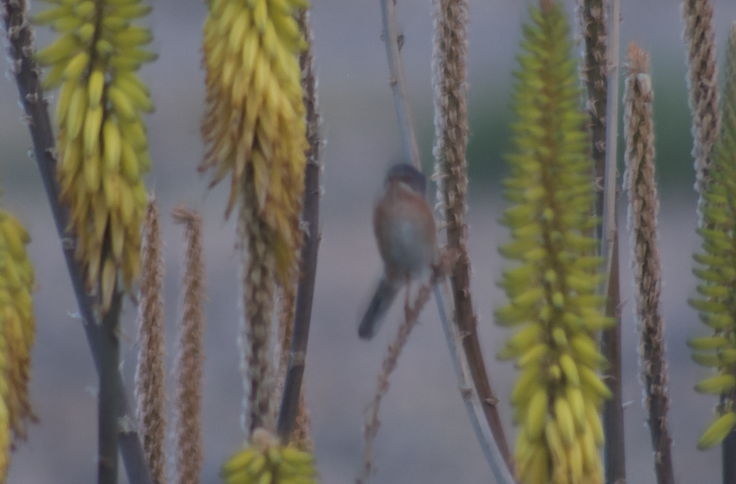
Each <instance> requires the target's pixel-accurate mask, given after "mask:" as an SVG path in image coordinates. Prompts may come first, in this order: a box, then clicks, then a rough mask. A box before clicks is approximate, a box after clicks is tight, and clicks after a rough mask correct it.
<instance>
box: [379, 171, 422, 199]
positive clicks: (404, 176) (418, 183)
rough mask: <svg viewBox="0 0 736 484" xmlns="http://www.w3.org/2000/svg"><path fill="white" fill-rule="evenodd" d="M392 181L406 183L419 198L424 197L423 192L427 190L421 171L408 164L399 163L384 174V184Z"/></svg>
mask: <svg viewBox="0 0 736 484" xmlns="http://www.w3.org/2000/svg"><path fill="white" fill-rule="evenodd" d="M392 180H399V181H402V182H404V183H406V184H407V185H409V186H410V187H411V188H412V190H414V191H415V192H417V193H419V194H420V195H421V196H424V192H425V191H426V190H427V178H426V177H425V176H424V174H422V172H421V171H419V170H417V169H416V168H414V167H413V166H412V165H410V164H408V163H399V164H398V165H394V166H392V167H391V168H389V170H388V173H387V174H386V183H388V182H390V181H392Z"/></svg>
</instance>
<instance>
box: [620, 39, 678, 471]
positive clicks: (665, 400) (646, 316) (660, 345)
mask: <svg viewBox="0 0 736 484" xmlns="http://www.w3.org/2000/svg"><path fill="white" fill-rule="evenodd" d="M627 57H628V76H627V77H626V83H625V91H624V139H625V141H626V153H625V157H624V158H625V161H626V173H625V174H624V186H625V187H626V190H627V191H628V194H629V214H628V228H629V233H630V237H631V249H632V257H631V259H632V263H631V267H632V272H633V274H634V287H635V289H636V290H635V293H634V294H635V298H636V309H635V316H636V319H637V322H638V324H639V326H640V329H641V340H640V343H639V357H640V366H641V379H642V383H643V384H644V395H645V398H644V401H643V404H644V408H645V410H646V411H647V412H648V421H647V422H648V425H649V432H650V433H651V437H652V448H653V450H654V470H655V473H656V475H657V482H658V483H659V484H674V482H675V476H674V472H673V469H672V453H671V445H672V438H671V437H670V435H669V431H668V429H667V410H668V408H669V397H668V396H667V362H666V360H665V358H664V353H665V343H664V320H663V319H662V315H661V313H660V299H661V291H662V271H661V265H660V258H659V240H658V236H657V212H658V211H659V200H658V198H657V182H656V180H655V176H654V171H655V168H654V126H653V123H652V101H653V92H652V81H651V79H650V77H649V75H648V74H647V71H648V69H649V54H647V53H646V52H644V51H643V50H642V49H640V48H639V46H637V45H636V44H635V43H633V42H632V43H631V44H629V48H628V53H627Z"/></svg>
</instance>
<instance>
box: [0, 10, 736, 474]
mask: <svg viewBox="0 0 736 484" xmlns="http://www.w3.org/2000/svg"><path fill="white" fill-rule="evenodd" d="M622 3H623V5H622V8H621V10H622V18H623V24H622V52H623V51H624V50H625V45H626V44H627V43H628V41H629V40H636V41H637V42H639V43H640V44H641V45H642V46H643V47H644V48H645V49H648V50H650V51H651V52H652V53H653V57H654V58H653V61H652V73H653V78H654V86H655V99H656V101H655V110H656V112H657V136H658V155H659V156H658V163H659V167H658V170H659V171H660V175H659V177H660V180H661V182H662V193H663V197H664V199H663V202H662V207H663V208H662V211H661V215H660V228H661V241H662V256H663V270H664V278H665V288H664V317H665V320H666V323H667V330H666V334H667V343H668V350H669V353H668V355H669V358H670V386H669V388H670V392H671V396H672V405H671V413H670V425H671V432H672V434H673V436H674V439H675V444H674V455H675V459H674V461H675V473H676V476H677V480H678V482H694V481H695V480H696V479H698V480H699V481H700V482H715V481H716V479H718V478H719V475H720V470H719V462H720V457H719V451H718V450H712V451H710V452H699V451H696V450H695V442H696V441H697V438H698V436H699V434H700V432H701V431H702V430H703V429H704V428H705V427H706V425H707V423H708V422H709V420H710V418H711V410H712V407H713V406H714V405H715V403H716V399H715V398H712V397H708V396H701V395H698V394H696V393H695V392H694V391H693V390H692V386H693V385H694V384H695V383H696V382H697V381H698V379H699V378H702V377H703V376H705V375H707V371H706V370H704V369H702V368H698V367H696V366H695V365H694V364H693V363H691V362H690V359H689V352H688V350H687V348H686V347H685V340H686V339H687V338H688V337H691V336H694V335H700V334H705V332H706V331H705V329H704V328H703V327H702V325H700V324H699V323H698V322H697V317H696V314H695V312H694V311H693V310H692V309H690V308H689V307H688V306H687V303H686V299H687V298H688V297H690V296H692V295H694V292H695V280H694V278H693V276H692V275H691V268H692V262H691V254H692V253H693V252H694V251H695V250H697V248H698V240H697V238H696V236H695V233H694V228H695V216H694V207H695V205H694V202H695V198H694V196H693V193H692V189H691V185H692V181H691V180H692V169H691V160H690V156H689V150H690V146H691V138H690V134H689V118H688V111H687V105H686V91H685V81H684V77H685V67H684V58H685V56H684V52H683V44H682V41H681V30H682V21H681V18H680V13H679V10H680V6H679V2H674V1H671V0H638V1H631V2H622ZM566 4H567V7H568V11H569V12H572V6H573V5H572V2H566ZM42 5H43V4H34V5H33V6H32V8H33V9H34V11H37V10H36V9H37V8H39V7H41V6H42ZM526 5H527V2H515V1H503V0H471V1H470V6H471V24H470V31H469V39H470V53H469V60H468V68H469V72H470V74H469V76H470V112H471V129H472V132H473V135H472V139H471V145H470V148H469V164H470V167H471V184H470V195H471V200H470V212H469V221H470V252H471V258H472V261H473V270H474V274H473V282H472V284H473V295H474V298H475V307H476V311H477V313H478V315H479V320H480V323H479V331H480V335H481V338H482V343H483V345H484V348H485V351H486V359H487V366H488V369H489V373H490V375H491V379H492V384H493V386H494V388H495V390H496V391H497V392H498V394H499V395H501V415H502V418H503V420H504V422H505V424H506V429H507V432H508V434H509V436H512V435H513V433H514V429H513V427H512V425H511V422H510V417H511V412H510V409H509V407H508V405H507V397H506V395H508V392H509V391H510V388H511V385H512V379H513V368H512V365H511V364H509V363H498V362H496V361H495V358H494V354H495V352H496V351H497V350H498V349H500V347H501V345H502V341H503V339H504V338H505V337H506V336H507V335H506V334H505V333H504V331H502V330H500V329H498V328H496V327H495V326H494V325H493V322H492V310H493V308H494V307H497V306H498V305H500V304H502V303H503V302H504V296H503V294H502V293H501V292H500V290H499V289H498V288H497V287H496V286H495V281H496V280H497V279H498V276H499V273H500V270H501V269H502V268H503V267H504V266H505V263H504V262H503V261H502V260H501V259H500V257H499V256H498V254H497V247H498V246H499V245H500V244H501V243H503V241H504V240H506V238H507V236H508V234H507V232H506V230H505V229H503V228H502V227H500V226H499V224H498V223H497V220H498V218H499V216H500V210H501V209H502V207H503V206H504V203H503V202H502V200H501V198H500V196H499V189H498V186H499V181H500V179H501V177H502V176H504V175H505V168H504V166H503V164H502V156H503V153H504V152H508V151H509V149H510V146H509V142H508V135H509V131H508V123H509V122H510V120H511V118H509V107H508V104H509V95H510V83H511V80H512V77H511V72H512V70H513V69H514V68H515V64H514V55H515V54H516V53H517V52H518V48H517V45H518V40H519V33H520V25H521V23H522V22H523V21H525V20H526V16H527V15H526ZM154 7H155V8H154V11H153V14H152V15H151V17H150V20H149V23H150V26H151V28H152V29H153V32H154V35H155V40H154V42H153V45H152V47H153V49H154V50H155V51H156V52H158V53H159V54H160V59H159V60H158V61H157V62H155V63H153V64H151V65H148V66H146V67H145V68H144V69H143V71H142V76H143V78H144V79H145V80H146V81H147V82H148V84H149V86H150V87H151V91H152V96H153V100H154V103H155V104H156V112H155V113H154V114H153V115H151V116H150V117H149V118H148V126H149V139H150V144H151V157H152V159H153V161H154V168H153V172H152V173H151V174H150V176H149V177H148V186H149V187H150V189H152V190H153V191H155V192H156V195H157V197H158V199H159V201H160V204H161V212H162V214H163V215H164V217H163V221H162V224H163V231H164V237H165V243H166V248H165V255H166V262H167V277H166V302H167V308H166V325H167V348H168V354H169V357H168V360H169V362H170V360H171V359H172V357H173V354H174V339H175V326H176V313H177V291H178V281H179V277H180V273H179V260H180V253H181V249H182V247H181V242H180V238H181V229H180V228H179V227H175V226H174V225H173V223H172V221H171V219H170V218H169V217H168V213H169V211H170V209H171V207H172V206H173V205H174V204H175V203H176V202H179V201H184V202H186V203H188V204H190V205H192V206H193V207H195V208H196V209H197V210H199V211H200V212H201V213H202V215H203V217H204V220H205V230H206V232H205V235H204V242H205V251H206V254H205V256H206V263H207V274H208V279H207V284H208V297H209V301H208V303H207V304H206V310H207V332H206V346H207V360H206V365H205V368H204V376H205V381H204V389H203V394H204V402H203V404H204V415H203V421H204V439H205V466H204V469H203V472H202V482H205V483H214V482H218V481H219V478H218V468H219V466H220V465H221V464H222V462H223V461H224V460H225V459H226V458H227V457H228V456H229V455H230V454H231V453H232V452H233V451H234V450H235V449H236V448H237V446H238V445H239V444H240V443H241V441H242V439H243V433H242V431H241V430H240V426H239V414H240V401H241V394H242V391H241V384H240V377H239V374H238V370H237V365H238V354H237V348H236V345H235V335H236V331H237V321H238V318H239V316H238V311H237V303H236V300H237V283H236V281H237V273H236V270H235V267H236V262H237V257H236V255H235V250H234V229H233V222H232V221H225V220H224V219H223V210H224V207H225V196H226V191H227V187H226V186H220V187H217V188H215V189H214V190H212V191H208V190H207V188H206V185H207V183H206V181H205V180H202V179H200V177H199V176H198V175H197V173H196V170H195V167H196V165H197V164H198V163H199V161H200V159H201V156H202V144H201V142H200V139H199V129H198V123H199V119H200V116H201V114H202V112H203V107H204V101H203V94H204V90H203V78H204V75H203V71H202V70H201V68H200V52H199V47H200V38H201V25H202V22H203V19H204V16H205V7H204V5H203V3H202V2H201V1H199V0H158V1H157V2H155V5H154ZM715 10H716V25H717V34H718V41H719V49H720V50H719V53H720V57H721V58H722V57H723V50H724V41H725V38H726V34H727V29H728V27H729V25H730V22H731V21H732V20H736V5H734V4H733V2H730V1H726V0H718V1H715ZM398 12H399V26H400V29H401V31H402V32H403V34H404V36H405V39H406V43H405V45H404V48H403V53H404V59H405V62H406V67H407V77H408V81H409V86H410V91H411V103H412V108H413V112H414V116H415V119H416V123H417V127H418V132H419V140H420V144H421V150H422V152H423V154H424V156H423V157H424V161H425V163H426V164H428V165H429V164H431V157H430V155H429V153H430V149H431V140H432V133H433V128H432V124H431V123H432V100H431V85H430V60H431V45H432V41H431V35H432V34H431V19H430V2H429V0H423V1H420V0H401V1H400V2H399V5H398ZM312 21H313V28H314V37H315V46H314V51H315V58H316V66H317V72H318V74H319V95H320V99H321V109H322V115H323V118H324V125H323V134H324V137H325V138H326V140H327V145H326V147H325V149H324V151H323V153H324V156H323V161H324V167H325V170H324V176H323V179H322V181H323V186H324V198H323V200H322V213H321V229H322V245H321V250H320V256H319V269H318V274H317V289H316V294H315V303H314V316H313V323H312V324H313V331H312V334H311V339H310V350H309V355H308V358H307V371H306V384H307V390H306V391H307V401H308V404H309V408H310V410H311V414H312V422H313V429H312V436H313V438H314V441H315V445H316V456H317V460H318V464H319V470H320V473H321V476H322V478H323V481H324V482H325V483H326V484H333V483H345V482H349V481H351V480H352V479H353V478H354V476H355V474H356V472H357V470H358V469H359V465H360V462H361V458H362V451H363V440H362V439H363V437H362V424H363V418H364V407H365V405H366V404H367V402H368V401H369V399H370V397H371V395H372V392H373V390H374V386H375V375H376V372H377V370H378V368H379V366H380V361H381V359H382V358H383V356H384V354H385V352H386V349H385V348H386V344H387V343H388V342H389V341H390V340H391V338H392V337H393V334H394V333H395V330H396V324H397V322H398V319H399V317H400V315H399V311H398V310H396V308H394V311H393V312H392V313H391V315H390V316H389V318H388V322H387V324H386V325H385V327H384V328H383V330H382V331H381V332H380V333H379V334H378V336H377V337H376V338H375V339H374V341H372V342H370V343H365V342H362V341H359V340H358V338H357V335H356V326H357V319H358V316H359V313H360V312H361V310H362V309H363V308H364V307H365V305H366V303H367V299H368V297H369V292H370V290H371V289H372V288H373V284H374V283H375V281H376V279H377V278H378V275H379V273H380V260H379V257H378V255H377V251H376V249H375V244H374V241H373V238H372V228H371V225H370V219H371V209H372V204H373V201H374V199H375V198H376V196H377V194H378V193H379V190H380V185H381V181H382V177H383V173H384V170H385V168H386V167H387V166H388V164H389V163H390V162H393V161H395V160H398V159H400V157H401V146H400V141H399V138H398V133H397V129H396V121H395V114H394V108H393V104H392V98H391V93H390V90H389V87H388V69H387V63H386V59H385V50H384V47H383V44H382V43H381V40H380V32H381V25H380V7H379V3H378V1H377V0H372V1H370V2H368V1H364V2H357V1H345V0H342V1H340V0H314V1H313V11H312ZM576 30H577V29H576ZM49 38H50V37H49V34H48V32H45V31H41V32H39V34H38V40H39V43H40V44H41V45H45V44H46V43H47V42H48V40H49ZM20 117H21V111H20V109H19V108H18V106H17V91H16V89H15V86H14V85H13V83H12V82H10V81H9V80H3V81H2V82H1V83H0V175H1V176H2V186H3V191H4V196H3V198H2V203H3V206H4V207H5V208H7V209H10V210H12V211H13V212H14V213H16V214H17V215H18V216H19V217H20V218H21V220H22V221H23V222H24V223H25V224H26V226H27V227H28V229H29V231H30V232H31V234H32V236H33V242H32V244H31V246H30V250H31V256H32V258H33V261H34V263H35V265H36V270H37V279H38V286H39V287H38V292H37V294H36V299H35V301H36V302H35V310H36V316H37V323H38V333H37V343H36V346H35V348H34V352H33V357H34V360H33V381H32V384H31V396H32V399H33V404H34V409H35V411H36V413H37V414H38V416H39V417H40V420H41V421H40V423H39V424H38V425H35V426H33V427H32V428H31V432H30V440H29V441H28V442H27V443H25V444H23V445H21V447H20V449H19V450H18V451H17V452H16V453H15V454H14V455H13V463H12V467H11V470H10V476H9V482H10V483H23V484H31V483H51V482H53V483H67V482H68V483H71V482H75V483H92V482H94V481H95V475H96V465H95V458H96V457H95V455H96V441H97V437H96V402H95V398H94V393H95V388H96V385H97V381H96V376H95V373H94V368H93V364H92V359H91V358H90V356H89V350H88V349H87V346H86V341H85V338H84V333H83V331H82V329H81V327H80V323H79V321H77V320H75V319H74V318H73V317H71V316H70V314H72V313H73V312H74V311H75V310H76V308H75V301H74V299H73V295H72V291H71V288H70V285H69V282H68V276H67V274H66V270H65V266H64V263H63V259H62V255H61V251H60V250H59V243H58V240H57V238H56V234H55V231H54V228H53V224H52V221H51V217H50V213H49V209H48V203H47V201H46V199H45V195H44V194H43V191H42V188H41V184H40V181H39V178H38V173H37V170H36V167H35V165H34V163H33V161H32V160H30V159H29V158H28V157H27V156H26V153H27V151H28V149H29V148H30V140H29V136H28V132H27V130H26V128H25V126H23V125H22V123H21V122H20ZM622 201H623V200H622ZM621 209H622V210H621V212H622V215H621V220H620V223H621V226H622V234H621V241H622V254H623V255H622V264H621V266H622V269H623V281H624V283H623V296H622V297H623V301H624V309H623V316H624V319H623V325H624V329H623V335H624V350H623V351H624V362H625V367H624V372H625V375H626V376H625V385H624V399H625V401H627V402H630V405H629V406H628V407H627V410H626V440H627V461H628V472H629V474H628V481H629V482H630V483H632V484H640V483H647V482H653V480H654V475H653V470H652V452H651V448H650V446H649V433H648V430H647V429H646V428H645V427H644V418H645V413H644V411H643V409H642V407H641V403H640V401H641V389H640V386H639V384H638V376H637V371H638V367H637V336H636V333H635V327H634V322H633V321H632V317H631V314H632V304H633V303H632V295H631V290H630V283H629V281H630V272H629V271H628V269H627V267H628V260H629V257H628V243H627V236H626V234H625V231H624V230H623V226H624V224H625V207H624V206H623V205H622V206H621ZM134 315H135V308H134V307H133V306H132V305H131V304H127V306H126V310H125V336H124V343H123V346H124V348H125V351H124V358H125V359H124V365H123V372H124V374H125V377H126V382H127V385H128V387H129V388H132V375H133V372H134V365H135V356H136V354H137V348H136V347H135V328H134V325H133V319H134ZM421 323H422V324H421V325H420V326H419V327H418V328H417V329H416V331H415V333H414V334H412V337H411V340H410V341H409V344H408V346H407V348H406V350H405V352H404V354H403V355H402V358H401V361H400V365H399V368H398V370H397V371H396V373H395V375H394V376H393V378H392V380H391V384H392V385H391V391H390V392H389V394H388V397H387V398H386V399H385V402H384V405H383V407H382V413H381V416H382V421H383V426H382V428H381V430H380V432H379V435H378V439H377V441H376V446H377V450H376V455H375V458H376V462H377V465H378V474H377V475H376V476H375V480H374V482H375V483H377V484H378V483H389V482H424V483H445V482H448V481H451V482H462V483H471V482H491V481H492V477H491V474H490V471H489V469H488V466H487V465H486V463H485V461H484V459H483V456H482V455H481V452H480V450H479V448H478V445H477V444H476V440H475V436H474V434H473V431H472V429H471V427H470V424H469V422H468V419H467V416H466V414H465V410H464V408H463V405H462V403H461V399H460V396H459V393H458V391H457V384H456V381H455V378H454V374H453V370H452V366H451V363H450V359H449V356H448V352H447V348H446V344H445V342H444V338H443V335H442V330H441V328H440V325H439V322H438V321H437V318H436V309H435V308H434V306H433V305H430V306H429V307H428V309H427V310H426V311H425V313H424V314H423V316H422V318H421ZM124 479H125V478H123V480H124Z"/></svg>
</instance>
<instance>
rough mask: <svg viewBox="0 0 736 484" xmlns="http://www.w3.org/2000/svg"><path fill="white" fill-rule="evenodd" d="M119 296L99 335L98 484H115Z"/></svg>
mask: <svg viewBox="0 0 736 484" xmlns="http://www.w3.org/2000/svg"><path fill="white" fill-rule="evenodd" d="M122 299H123V295H122V292H120V291H119V290H116V291H115V293H114V295H113V298H112V303H111V304H110V309H109V310H108V312H107V313H106V314H105V316H104V317H103V318H102V334H101V335H100V336H101V338H100V340H99V341H100V345H101V346H102V347H101V348H100V349H101V351H100V354H101V359H100V367H99V380H100V388H99V394H98V396H97V398H98V404H99V407H98V415H97V416H98V422H99V424H98V439H99V441H98V445H99V450H98V455H99V457H98V459H99V460H98V462H97V466H98V467H97V482H98V484H116V483H117V482H118V442H117V434H118V409H117V407H118V399H117V396H118V394H119V393H120V390H119V389H118V388H117V385H119V384H120V383H121V381H120V378H115V376H116V375H117V374H118V366H119V364H120V340H119V338H118V332H119V329H120V328H119V327H120V307H121V306H122Z"/></svg>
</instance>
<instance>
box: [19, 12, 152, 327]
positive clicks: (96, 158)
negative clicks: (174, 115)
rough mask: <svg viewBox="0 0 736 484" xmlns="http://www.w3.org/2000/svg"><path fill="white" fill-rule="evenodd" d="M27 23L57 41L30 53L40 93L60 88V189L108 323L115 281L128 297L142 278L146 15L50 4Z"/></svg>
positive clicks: (90, 285)
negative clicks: (43, 71) (42, 70)
mask: <svg viewBox="0 0 736 484" xmlns="http://www.w3.org/2000/svg"><path fill="white" fill-rule="evenodd" d="M48 3H51V4H52V6H51V7H50V8H49V9H47V10H45V11H43V12H41V13H39V14H37V15H36V16H35V17H34V18H33V21H34V22H35V23H37V24H42V25H50V26H51V28H52V29H53V30H55V31H56V32H58V33H59V34H60V36H59V37H58V38H57V39H56V40H55V41H54V42H53V43H52V44H51V45H49V46H48V47H46V48H44V49H42V50H40V51H38V52H37V53H36V56H35V57H36V60H37V61H38V62H39V63H40V64H41V65H47V66H50V67H51V69H50V71H49V73H48V74H47V76H46V78H45V79H44V88H45V89H52V88H55V87H57V86H60V87H61V88H60V92H59V97H58V102H57V105H56V123H57V124H58V129H59V140H58V145H57V152H58V154H59V164H58V168H57V169H58V179H59V184H60V188H61V199H62V202H63V203H65V204H67V205H68V206H69V209H70V218H71V227H69V228H70V229H71V230H72V231H73V232H74V234H75V235H76V237H77V240H76V242H77V248H76V257H77V259H78V260H79V261H80V262H81V263H82V266H83V270H84V271H85V278H86V284H87V288H88V289H89V290H90V291H94V292H95V293H96V294H97V296H98V303H99V308H100V310H101V312H102V313H105V312H106V311H107V309H108V308H109V305H110V301H111V300H112V294H113V292H114V290H115V287H116V285H119V283H118V275H120V276H121V277H122V281H121V282H122V286H123V287H124V288H125V289H126V290H131V287H132V284H133V283H134V282H136V281H137V280H138V278H139V273H140V245H141V241H140V229H141V223H142V220H143V214H144V211H145V208H146V204H147V194H146V189H145V186H144V184H143V180H142V178H141V175H142V174H144V173H145V172H147V171H148V170H149V169H150V161H149V158H148V154H147V148H148V141H147V139H146V128H145V125H144V124H143V120H142V118H141V114H142V113H147V112H151V111H152V110H153V104H152V103H151V100H150V97H149V92H148V89H147V88H146V86H145V84H143V82H141V80H140V79H139V78H138V76H137V75H136V73H135V72H136V71H137V70H138V68H139V67H140V66H141V64H142V63H143V62H148V61H151V60H153V59H155V57H156V55H155V54H153V53H151V52H149V51H147V50H145V49H144V48H143V46H145V45H146V44H147V43H149V42H150V41H151V39H152V37H151V33H150V31H149V30H148V29H146V28H143V27H139V26H136V25H134V22H135V20H136V19H137V18H139V17H143V16H145V15H147V14H148V13H149V12H150V10H151V8H150V7H148V6H146V5H143V4H142V2H141V1H140V0H129V1H111V0H107V1H105V0H95V1H92V0H51V1H50V2H48Z"/></svg>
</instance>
